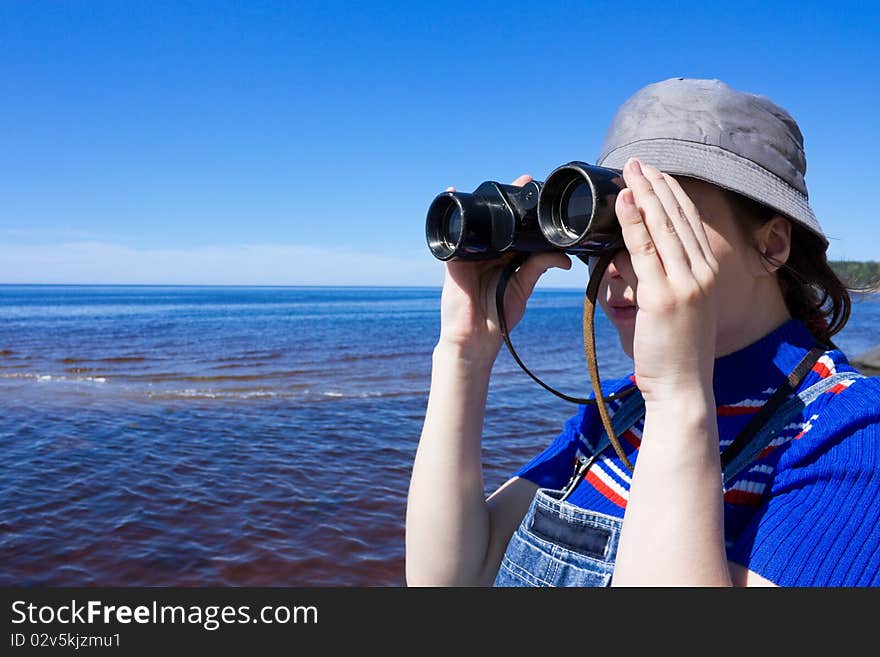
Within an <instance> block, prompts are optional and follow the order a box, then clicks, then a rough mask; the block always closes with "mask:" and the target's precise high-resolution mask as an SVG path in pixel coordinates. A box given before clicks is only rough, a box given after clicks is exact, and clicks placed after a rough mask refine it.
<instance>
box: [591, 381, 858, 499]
mask: <svg viewBox="0 0 880 657" xmlns="http://www.w3.org/2000/svg"><path fill="white" fill-rule="evenodd" d="M861 378H864V375H862V374H860V373H858V372H837V373H836V374H832V375H831V376H829V377H826V378H824V379H822V380H821V381H818V382H816V383H814V384H813V385H812V386H810V387H809V388H806V389H805V390H803V391H801V392H800V393H798V394H796V395H794V396H793V397H791V398H790V399H789V400H788V401H786V402H785V403H784V404H782V405H781V406H780V407H779V408H778V409H777V410H776V411H775V412H774V413H773V415H772V416H771V417H770V418H769V419H768V420H767V421H766V423H765V424H764V425H763V426H762V427H761V429H760V430H758V431H757V432H756V433H755V434H754V436H753V437H752V439H751V440H750V441H749V444H748V445H747V446H746V447H744V448H743V449H742V450H741V451H739V453H738V454H737V455H736V456H735V457H734V458H733V459H731V460H730V462H729V463H727V464H726V465H725V467H724V470H723V473H722V475H723V480H724V483H725V484H726V483H727V482H729V481H730V480H731V479H733V478H734V477H735V476H736V475H738V474H739V473H740V472H742V471H743V470H744V469H745V468H746V467H748V465H749V464H750V463H751V462H752V461H753V460H755V458H757V456H758V455H759V454H760V453H761V452H762V451H764V448H765V447H767V445H769V444H770V442H771V441H772V440H773V439H774V438H775V437H776V436H777V435H779V432H780V431H782V429H783V428H784V427H785V425H786V424H788V422H789V421H790V420H791V419H792V418H793V417H794V416H795V415H797V414H798V413H799V412H800V411H802V410H803V409H804V408H806V407H807V406H808V405H809V404H811V403H812V402H813V401H815V400H816V398H817V397H819V395H821V394H822V393H824V392H827V391H828V390H829V389H831V388H832V387H834V386H835V385H837V384H838V383H840V382H841V381H845V380H848V379H861ZM644 414H645V401H644V399H643V398H642V395H641V393H640V392H639V391H638V390H636V391H635V392H634V393H632V394H631V395H629V396H628V397H627V398H626V399H625V400H624V401H623V404H622V405H621V407H620V408H619V409H618V410H617V412H616V413H615V414H614V416H613V417H612V418H611V424H612V426H613V427H614V431H615V432H616V433H617V435H620V434H622V433H623V432H624V431H626V430H627V429H629V428H630V427H632V426H633V425H634V424H635V423H636V422H638V421H639V420H640V419H641V418H642V417H643V416H644ZM608 445H610V441H609V440H608V434H607V433H606V432H605V430H604V429H603V430H602V434H601V435H600V436H599V439H598V441H597V443H596V447H595V449H593V454H598V453H599V452H601V451H602V450H604V449H605V448H606V447H608Z"/></svg>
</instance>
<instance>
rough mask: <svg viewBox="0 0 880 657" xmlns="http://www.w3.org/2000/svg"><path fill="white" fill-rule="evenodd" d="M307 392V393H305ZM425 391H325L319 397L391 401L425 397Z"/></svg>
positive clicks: (426, 392)
mask: <svg viewBox="0 0 880 657" xmlns="http://www.w3.org/2000/svg"><path fill="white" fill-rule="evenodd" d="M306 392H308V391H306ZM427 394H428V391H427V390H405V391H404V390H395V391H388V392H376V391H372V392H352V393H344V392H336V391H327V392H322V393H321V396H322V397H324V398H325V399H326V400H328V401H329V400H331V399H370V398H378V397H382V398H385V399H393V398H395V397H410V396H412V395H427Z"/></svg>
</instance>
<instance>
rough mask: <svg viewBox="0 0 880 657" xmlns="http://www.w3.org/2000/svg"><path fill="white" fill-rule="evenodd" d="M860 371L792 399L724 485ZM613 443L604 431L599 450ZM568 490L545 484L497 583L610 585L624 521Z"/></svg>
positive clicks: (616, 422) (732, 466)
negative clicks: (580, 502) (568, 497)
mask: <svg viewBox="0 0 880 657" xmlns="http://www.w3.org/2000/svg"><path fill="white" fill-rule="evenodd" d="M861 377H862V375H860V374H859V373H857V372H838V373H837V374H834V375H832V376H829V377H827V378H825V379H822V380H821V381H819V382H817V383H815V384H813V385H812V386H810V387H809V388H807V389H806V390H804V391H803V392H800V393H798V394H797V395H796V396H794V397H792V398H791V399H789V400H788V401H787V402H786V403H785V404H783V405H782V406H781V407H780V408H779V410H777V411H776V413H775V414H774V415H773V416H772V417H771V419H770V420H769V421H768V422H767V423H766V424H765V425H764V426H763V427H762V428H761V430H760V431H759V432H758V433H757V434H756V435H755V436H754V437H753V439H752V440H751V442H750V443H749V444H748V447H746V449H744V450H743V451H742V452H741V453H740V454H739V455H738V456H737V457H736V458H734V459H733V460H732V461H731V462H730V463H729V464H728V465H727V467H726V468H725V469H724V471H723V473H722V474H723V480H724V484H727V483H729V482H730V481H731V480H732V479H733V478H734V477H735V476H736V475H738V474H739V473H740V472H742V471H743V470H744V469H745V468H746V467H747V466H748V465H749V464H750V463H751V462H752V461H753V460H754V459H755V458H756V457H757V456H758V455H759V454H760V453H761V451H762V450H763V449H764V448H765V447H766V446H767V445H768V444H769V443H770V441H771V440H773V438H774V437H775V436H776V435H777V434H778V433H779V431H781V430H782V428H783V427H784V426H785V425H786V424H787V423H788V421H789V420H790V419H791V418H792V417H793V416H794V415H796V414H797V413H798V412H800V411H802V410H803V409H804V408H805V407H806V406H807V405H808V404H810V403H811V402H812V401H813V400H815V399H816V398H817V397H818V396H819V395H821V394H822V393H823V392H825V391H826V390H828V389H829V388H831V387H832V386H834V385H835V384H837V383H839V382H840V381H843V380H845V379H856V378H861ZM644 412H645V409H644V400H643V399H642V397H641V395H640V394H639V393H638V391H636V392H634V393H633V394H631V395H630V396H629V397H628V398H627V399H626V400H625V401H624V402H623V405H622V406H621V407H620V409H619V410H618V411H617V412H616V413H615V414H614V417H613V418H612V422H611V424H612V426H613V427H614V430H615V432H616V433H617V435H620V434H621V433H622V432H624V431H626V430H627V429H628V428H630V427H631V426H632V425H633V424H635V423H636V421H638V420H639V418H641V417H642V415H644ZM608 444H609V441H608V437H607V435H606V434H605V432H604V430H603V432H602V436H601V437H600V440H599V443H598V445H597V450H601V449H604V448H605V447H607V446H608ZM564 494H565V491H563V490H553V489H549V488H541V489H539V490H538V491H537V493H535V498H534V500H532V503H531V505H530V506H529V510H528V511H527V512H526V515H525V517H524V518H523V521H522V523H521V524H520V526H519V528H518V529H517V530H516V532H515V533H514V534H513V536H512V537H511V539H510V543H509V544H508V546H507V551H506V552H505V553H504V559H503V560H502V561H501V568H500V569H499V571H498V575H497V577H496V578H495V584H494V585H495V586H610V584H611V575H612V573H613V572H614V560H615V558H616V557H617V542H618V540H619V538H620V529H621V527H622V525H623V521H622V520H621V519H620V518H615V517H614V516H609V515H606V514H604V513H595V512H593V511H587V510H586V509H581V508H580V507H577V506H575V505H573V504H571V503H569V502H567V501H564V500H561V498H562V497H563V495H564Z"/></svg>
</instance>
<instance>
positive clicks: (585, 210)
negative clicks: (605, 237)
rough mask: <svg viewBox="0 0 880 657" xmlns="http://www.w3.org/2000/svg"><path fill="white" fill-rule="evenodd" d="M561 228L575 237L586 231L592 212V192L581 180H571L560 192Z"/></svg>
mask: <svg viewBox="0 0 880 657" xmlns="http://www.w3.org/2000/svg"><path fill="white" fill-rule="evenodd" d="M560 205H561V207H562V208H564V211H563V213H562V215H561V217H560V219H561V221H560V224H561V227H562V229H563V230H564V231H565V232H566V233H568V234H569V235H570V236H571V237H572V238H574V239H577V238H579V237H580V236H581V235H583V234H584V233H585V232H586V231H587V227H588V226H589V225H590V218H591V217H592V214H593V192H592V191H591V190H590V186H589V185H588V184H587V183H586V182H584V181H583V180H578V179H575V180H572V181H571V182H570V183H569V184H568V187H566V189H565V191H564V192H563V193H562V200H561V203H560Z"/></svg>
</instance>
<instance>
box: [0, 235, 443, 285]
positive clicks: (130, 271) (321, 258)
mask: <svg viewBox="0 0 880 657" xmlns="http://www.w3.org/2000/svg"><path fill="white" fill-rule="evenodd" d="M442 281H443V275H442V268H441V267H440V266H439V264H438V263H436V262H435V261H432V259H431V258H430V256H428V255H427V254H426V257H425V258H422V259H418V260H417V259H412V258H389V257H382V256H373V255H364V254H361V253H352V252H348V251H339V250H336V249H321V248H316V247H310V246H296V245H271V244H248V245H240V246H201V247H194V248H180V249H138V248H133V247H129V246H123V245H118V244H109V243H103V242H73V243H67V244H51V245H8V244H7V245H4V244H0V282H2V283H18V284H26V283H37V284H51V283H67V284H132V285H429V286H436V285H441V284H442Z"/></svg>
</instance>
